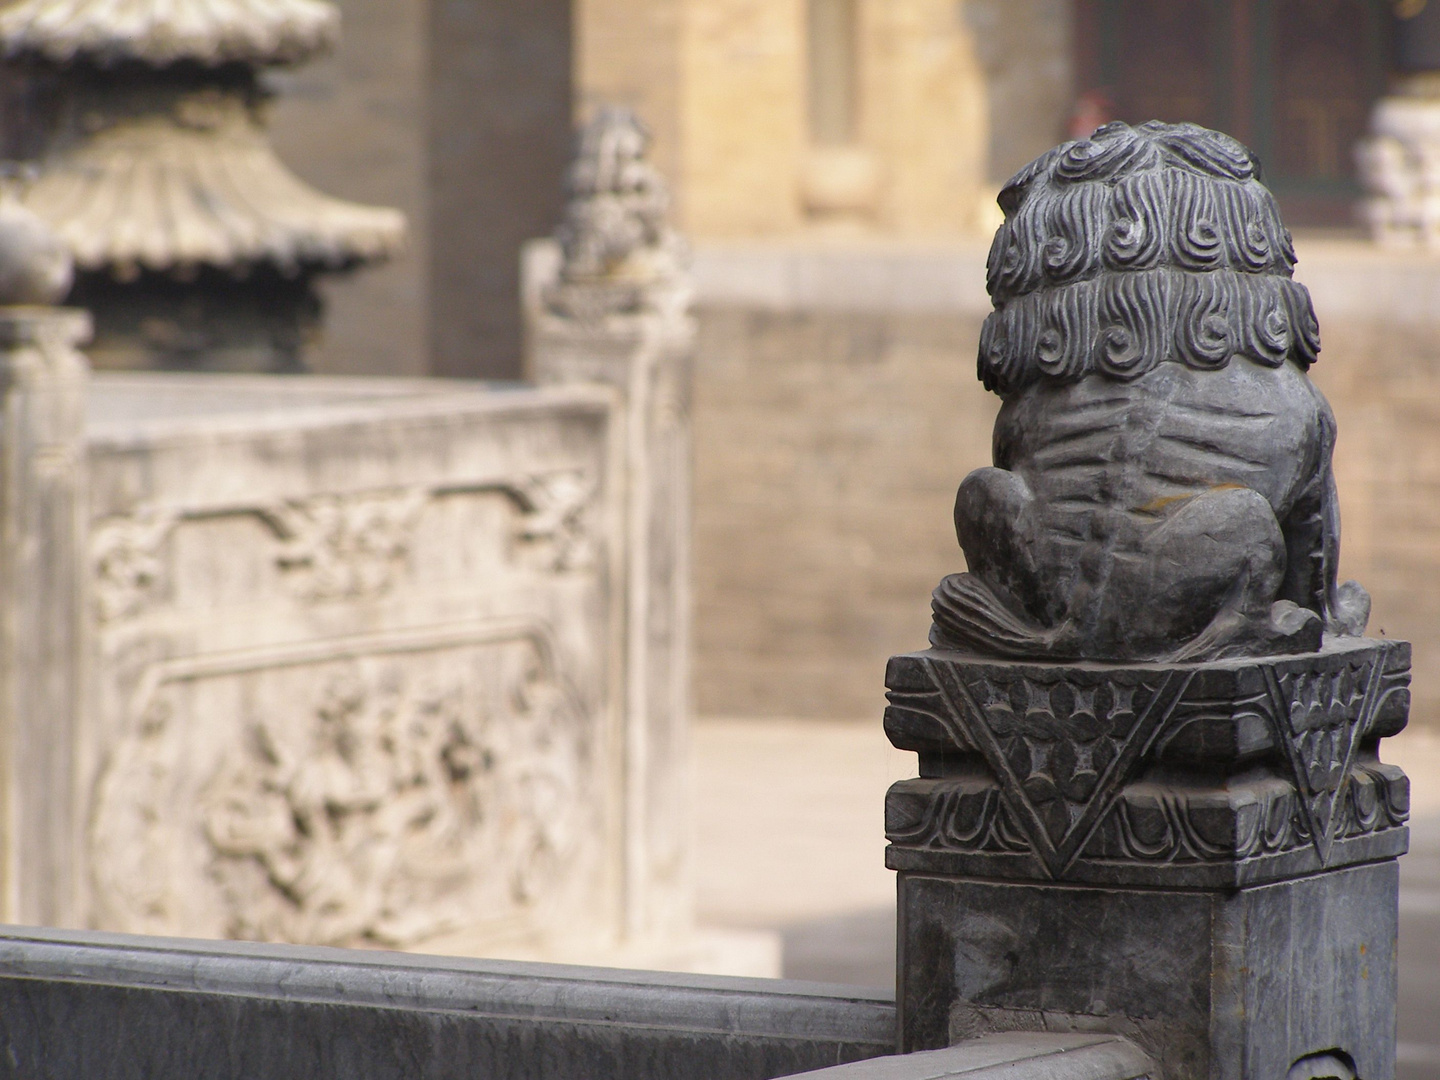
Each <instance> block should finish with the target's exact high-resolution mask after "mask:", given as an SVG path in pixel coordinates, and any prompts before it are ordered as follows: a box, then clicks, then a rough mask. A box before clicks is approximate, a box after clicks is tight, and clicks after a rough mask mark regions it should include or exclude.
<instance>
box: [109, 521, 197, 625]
mask: <svg viewBox="0 0 1440 1080" xmlns="http://www.w3.org/2000/svg"><path fill="white" fill-rule="evenodd" d="M175 520H176V519H175V517H174V516H173V515H168V514H163V513H159V512H157V511H147V512H142V513H139V514H135V515H133V516H131V517H119V518H111V519H109V520H107V521H102V522H101V523H100V524H99V525H97V526H96V527H95V528H94V529H93V530H92V531H91V534H90V562H91V567H92V571H91V572H92V588H93V590H94V597H95V609H96V614H97V615H98V616H99V618H100V621H101V622H102V623H105V622H113V621H114V620H116V619H123V618H126V617H128V616H130V615H134V614H136V613H137V612H139V611H140V610H141V609H143V608H144V607H145V606H146V605H147V604H148V603H150V602H151V600H152V599H153V598H154V595H155V591H156V588H157V586H159V584H160V583H161V580H162V577H163V573H164V561H163V558H162V553H161V549H162V547H163V546H164V543H165V541H166V539H167V538H168V537H169V535H170V530H171V529H173V528H174V526H175Z"/></svg>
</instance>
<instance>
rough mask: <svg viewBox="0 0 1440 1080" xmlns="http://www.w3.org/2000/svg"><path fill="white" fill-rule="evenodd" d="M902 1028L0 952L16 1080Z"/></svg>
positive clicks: (533, 973) (443, 973)
mask: <svg viewBox="0 0 1440 1080" xmlns="http://www.w3.org/2000/svg"><path fill="white" fill-rule="evenodd" d="M11 929H12V930H14V929H15V928H11ZM894 1031H895V1003H894V999H893V998H892V997H891V996H890V995H889V994H884V993H877V992H872V991H866V990H863V989H854V990H851V989H846V988H842V987H831V986H823V985H817V984H813V983H795V982H782V981H779V980H774V979H766V980H758V979H734V978H713V977H711V978H706V977H695V976H684V975H661V974H656V973H654V972H635V971H615V970H606V969H603V968H579V967H562V966H559V965H551V964H522V963H506V962H503V961H479V960H464V959H456V958H453V957H419V956H405V955H396V954H394V953H379V952H363V951H359V950H350V949H346V950H340V949H316V948H301V947H295V946H286V947H280V946H265V945H252V944H238V943H227V942H190V941H176V940H173V939H171V940H166V939H155V938H137V937H129V936H124V935H119V934H93V933H59V932H55V931H47V930H23V929H22V930H18V931H17V932H14V933H9V934H5V935H3V936H0V1046H3V1047H4V1051H5V1059H4V1062H5V1065H4V1068H5V1070H6V1075H9V1076H17V1077H18V1076H24V1077H47V1078H53V1080H82V1078H83V1080H193V1078H194V1077H207V1078H208V1077H213V1078H215V1080H256V1078H261V1077H263V1078H265V1080H411V1078H413V1077H436V1078H439V1077H475V1076H483V1077H487V1078H493V1080H532V1078H536V1077H542V1076H543V1077H547V1078H553V1080H635V1078H637V1077H666V1078H667V1080H702V1078H703V1080H761V1078H763V1077H772V1076H786V1075H790V1074H793V1073H797V1072H803V1071H807V1070H812V1069H818V1068H822V1067H824V1066H827V1065H834V1064H836V1063H839V1062H848V1061H857V1060H863V1059H865V1058H872V1057H876V1056H879V1055H883V1054H889V1053H891V1052H892V1051H893V1049H894ZM1121 1075H1123V1076H1125V1077H1129V1076H1132V1075H1134V1074H1133V1073H1128V1072H1127V1073H1123V1074H1121ZM1037 1080H1038V1078H1037ZM1096 1080H1102V1074H1097V1075H1096ZM1103 1080H1120V1076H1116V1075H1115V1074H1112V1073H1108V1072H1107V1073H1104V1074H1103Z"/></svg>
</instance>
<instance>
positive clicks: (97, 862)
mask: <svg viewBox="0 0 1440 1080" xmlns="http://www.w3.org/2000/svg"><path fill="white" fill-rule="evenodd" d="M611 409H612V399H611V398H610V396H609V395H607V394H606V393H605V392H603V391H601V390H597V389H586V388H568V389H557V390H515V391H509V392H496V391H488V390H486V389H484V388H481V387H478V386H474V385H469V386H467V385H447V384H443V383H428V384H420V383H414V382H403V381H393V380H385V381H377V382H361V381H358V380H356V381H338V382H330V381H327V380H316V381H311V380H282V379H270V378H266V377H250V378H246V377H239V378H227V377H224V376H215V377H204V376H165V375H132V376H115V377H105V376H100V377H98V378H97V379H96V380H95V381H94V384H93V389H92V393H91V395H90V400H89V423H88V429H87V432H86V441H87V447H86V452H87V456H88V465H89V488H90V501H89V514H88V518H89V520H88V526H89V529H88V550H87V552H86V553H85V557H86V558H87V559H88V566H87V571H88V584H89V592H90V596H89V622H90V625H91V627H92V631H93V633H92V639H91V640H92V645H91V653H90V656H89V658H88V669H89V678H90V682H91V694H92V701H93V706H94V707H93V712H92V714H91V716H90V717H89V718H88V719H89V722H88V723H87V724H86V725H85V726H86V731H85V735H84V738H83V743H84V745H85V753H84V755H83V756H84V759H85V761H86V766H85V767H83V768H82V770H81V774H80V776H79V777H78V778H77V779H78V790H79V793H80V797H81V799H82V801H83V802H84V804H85V812H84V814H83V815H82V816H83V820H84V821H85V822H86V825H85V831H84V837H83V840H82V842H81V845H80V849H79V851H78V853H77V855H78V858H79V859H80V861H81V862H82V864H83V866H84V873H83V875H81V880H82V883H83V885H82V897H81V899H80V909H79V912H78V914H79V915H80V918H81V921H83V922H85V923H87V924H90V925H94V926H97V927H103V928H107V929H116V930H127V931H133V932H140V933H165V934H172V935H173V934H180V935H185V936H196V937H241V938H250V939H258V940H271V941H295V942H307V943H314V944H334V945H358V944H361V943H374V944H380V945H387V946H391V947H413V946H416V945H419V944H421V943H423V942H428V941H434V940H436V939H437V938H439V937H441V936H442V935H456V934H459V935H468V936H469V937H470V938H471V939H472V942H473V943H474V944H477V945H478V944H480V943H482V942H484V941H486V940H490V941H496V942H504V941H512V942H513V941H522V940H525V939H527V938H537V937H543V936H545V935H546V934H547V933H549V932H550V930H551V928H553V927H555V926H562V925H563V926H564V927H566V933H567V934H572V935H576V936H586V935H589V936H594V937H597V938H603V937H604V936H605V935H606V934H607V933H608V934H613V933H614V932H615V927H616V926H617V920H618V919H619V918H620V914H621V906H622V898H621V895H620V892H619V883H618V881H617V879H616V866H617V863H618V860H619V859H620V857H621V856H620V852H621V848H622V845H623V836H622V828H623V826H622V821H621V808H620V806H619V805H618V804H617V799H616V789H615V779H616V778H615V770H616V769H617V768H618V767H619V765H620V759H619V758H618V757H617V750H618V748H617V746H616V741H615V740H616V732H615V730H614V727H613V724H614V716H615V713H614V707H613V701H612V699H613V695H614V693H615V691H616V679H615V672H614V670H613V665H612V664H611V661H610V657H609V651H608V649H607V645H606V642H607V638H608V635H609V633H610V620H611V606H610V595H611V593H612V591H613V589H614V587H615V581H614V574H613V570H612V564H611V561H610V559H611V557H612V553H613V551H614V549H615V548H616V547H617V546H618V545H619V544H621V543H622V541H621V540H620V538H619V537H617V536H616V535H615V533H614V525H615V522H616V499H617V497H618V495H619V491H618V486H617V482H616V477H615V475H614V473H613V470H612V469H611V468H610V466H609V456H608V455H609V453H610V445H609V440H610V438H611V435H612V412H611ZM22 914H23V913H22Z"/></svg>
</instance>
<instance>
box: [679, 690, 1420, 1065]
mask: <svg viewBox="0 0 1440 1080" xmlns="http://www.w3.org/2000/svg"><path fill="white" fill-rule="evenodd" d="M879 712H880V709H879V707H878V705H877V708H876V718H875V719H871V720H864V721H826V720H753V719H745V720H729V719H702V720H700V721H698V722H697V724H696V726H695V733H694V740H695V760H696V793H697V814H698V823H697V825H698V833H699V836H698V846H697V863H698V867H699V870H698V873H699V881H698V886H699V902H700V917H701V919H702V921H704V922H705V923H707V924H710V925H713V926H721V927H744V928H754V929H760V928H775V929H778V930H779V931H780V932H781V935H782V938H783V942H784V974H785V976H786V977H788V978H798V979H815V980H819V981H823V982H841V983H853V984H857V985H866V986H887V987H888V986H891V985H893V980H894V967H895V959H894V957H895V894H894V888H895V886H894V877H893V875H892V874H891V873H890V871H888V870H886V869H885V864H884V849H885V837H884V830H883V825H882V806H883V799H884V795H885V790H886V788H888V787H889V785H890V784H891V783H893V782H894V781H896V780H899V779H903V778H904V777H907V776H913V775H915V755H913V754H906V753H901V752H900V751H897V750H895V749H894V748H893V747H891V746H890V744H889V743H888V742H887V741H886V739H885V735H884V733H883V732H882V731H881V729H880V722H879V719H878V717H879ZM1382 755H1383V756H1384V758H1385V760H1387V761H1393V762H1395V763H1396V764H1398V765H1400V766H1401V767H1402V768H1404V769H1405V771H1406V772H1408V773H1409V774H1410V778H1411V785H1412V814H1413V817H1412V836H1411V852H1410V854H1409V855H1407V856H1406V857H1405V858H1404V859H1402V860H1401V863H1400V868H1401V892H1400V1005H1399V1011H1400V1053H1399V1069H1398V1072H1397V1074H1396V1075H1397V1080H1433V1078H1435V1077H1440V733H1432V732H1429V731H1423V730H1418V729H1417V730H1414V731H1409V732H1406V733H1405V734H1404V735H1402V736H1401V737H1400V738H1398V739H1392V740H1387V741H1386V743H1385V744H1384V747H1383V750H1382Z"/></svg>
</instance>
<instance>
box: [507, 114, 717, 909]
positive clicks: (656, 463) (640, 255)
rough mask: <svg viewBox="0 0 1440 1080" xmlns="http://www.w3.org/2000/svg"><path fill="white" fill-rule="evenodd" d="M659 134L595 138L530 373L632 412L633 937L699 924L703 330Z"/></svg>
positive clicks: (562, 235) (626, 691)
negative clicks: (695, 676) (653, 147)
mask: <svg viewBox="0 0 1440 1080" xmlns="http://www.w3.org/2000/svg"><path fill="white" fill-rule="evenodd" d="M648 140H649V137H648V134H647V133H646V131H645V129H644V128H643V126H642V125H641V124H640V122H639V120H638V119H637V118H636V117H635V115H634V114H633V113H632V112H630V111H629V110H625V109H602V110H601V111H600V112H599V113H598V114H597V116H596V118H595V120H594V121H593V122H592V123H591V124H590V125H589V126H588V127H587V128H586V129H585V131H584V133H583V135H582V138H581V143H580V152H579V156H578V159H577V161H576V163H575V165H574V167H573V169H572V170H571V174H570V193H571V202H570V205H569V208H568V210H567V212H566V217H565V221H564V223H563V224H562V226H561V228H560V231H559V235H558V240H559V244H558V248H557V247H556V246H554V245H552V246H550V247H549V248H548V249H547V248H545V247H539V248H536V249H533V250H532V253H531V255H530V259H529V262H530V265H529V268H528V270H527V278H528V279H529V281H528V284H527V293H528V294H529V301H528V303H527V308H528V312H529V326H528V333H529V340H528V342H527V351H528V367H529V374H530V376H531V378H533V379H535V380H536V381H537V382H541V383H591V384H594V383H599V384H602V385H606V386H610V387H613V388H614V389H615V390H616V392H617V394H618V397H619V400H620V403H621V405H620V412H621V414H622V422H621V424H619V425H618V429H619V430H620V431H621V432H622V433H623V434H622V435H621V439H622V445H621V447H620V449H619V452H620V453H621V454H622V455H623V458H624V468H623V470H621V472H622V474H623V475H624V477H625V483H626V495H625V506H626V511H625V513H626V522H625V528H624V535H625V537H626V543H625V548H624V554H623V558H624V566H623V568H622V572H623V580H624V582H625V602H624V605H623V609H624V627H623V630H622V632H621V640H622V641H623V642H624V645H623V653H624V655H623V659H622V660H621V661H620V664H621V666H622V667H623V680H622V681H623V690H622V693H621V695H620V698H621V701H622V702H623V704H622V712H623V715H624V723H623V727H624V736H623V741H624V747H623V756H624V761H625V769H624V772H625V777H626V780H625V788H626V790H625V799H624V802H625V807H626V811H625V816H626V820H625V825H624V828H625V832H626V836H627V851H628V855H627V859H626V866H625V868H624V879H625V895H626V912H627V915H626V924H627V925H626V931H627V933H629V934H631V935H641V936H643V935H650V934H660V935H665V934H668V933H671V932H674V931H679V930H683V929H685V928H687V927H688V925H689V923H690V921H691V917H692V910H693V908H692V900H691V895H692V894H691V869H690V865H689V850H690V820H691V819H690V807H689V801H688V795H687V789H688V768H689V765H688V762H689V745H688V742H689V720H690V426H689V416H690V387H691V362H692V358H693V354H694V347H695V325H694V321H693V320H692V318H691V316H690V314H689V303H690V296H691V289H690V284H689V279H688V275H687V274H686V272H685V269H684V263H685V252H684V247H683V244H682V243H681V241H680V239H679V238H678V237H677V236H676V235H675V234H674V233H673V232H672V231H671V230H670V229H669V228H668V226H667V225H666V223H665V217H666V209H667V196H666V192H665V187H664V184H663V181H662V180H661V179H660V177H659V175H658V173H656V172H655V170H654V169H653V168H652V167H651V166H650V165H649V163H648V162H647V161H646V160H645V158H644V152H645V149H646V147H647V144H648Z"/></svg>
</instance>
